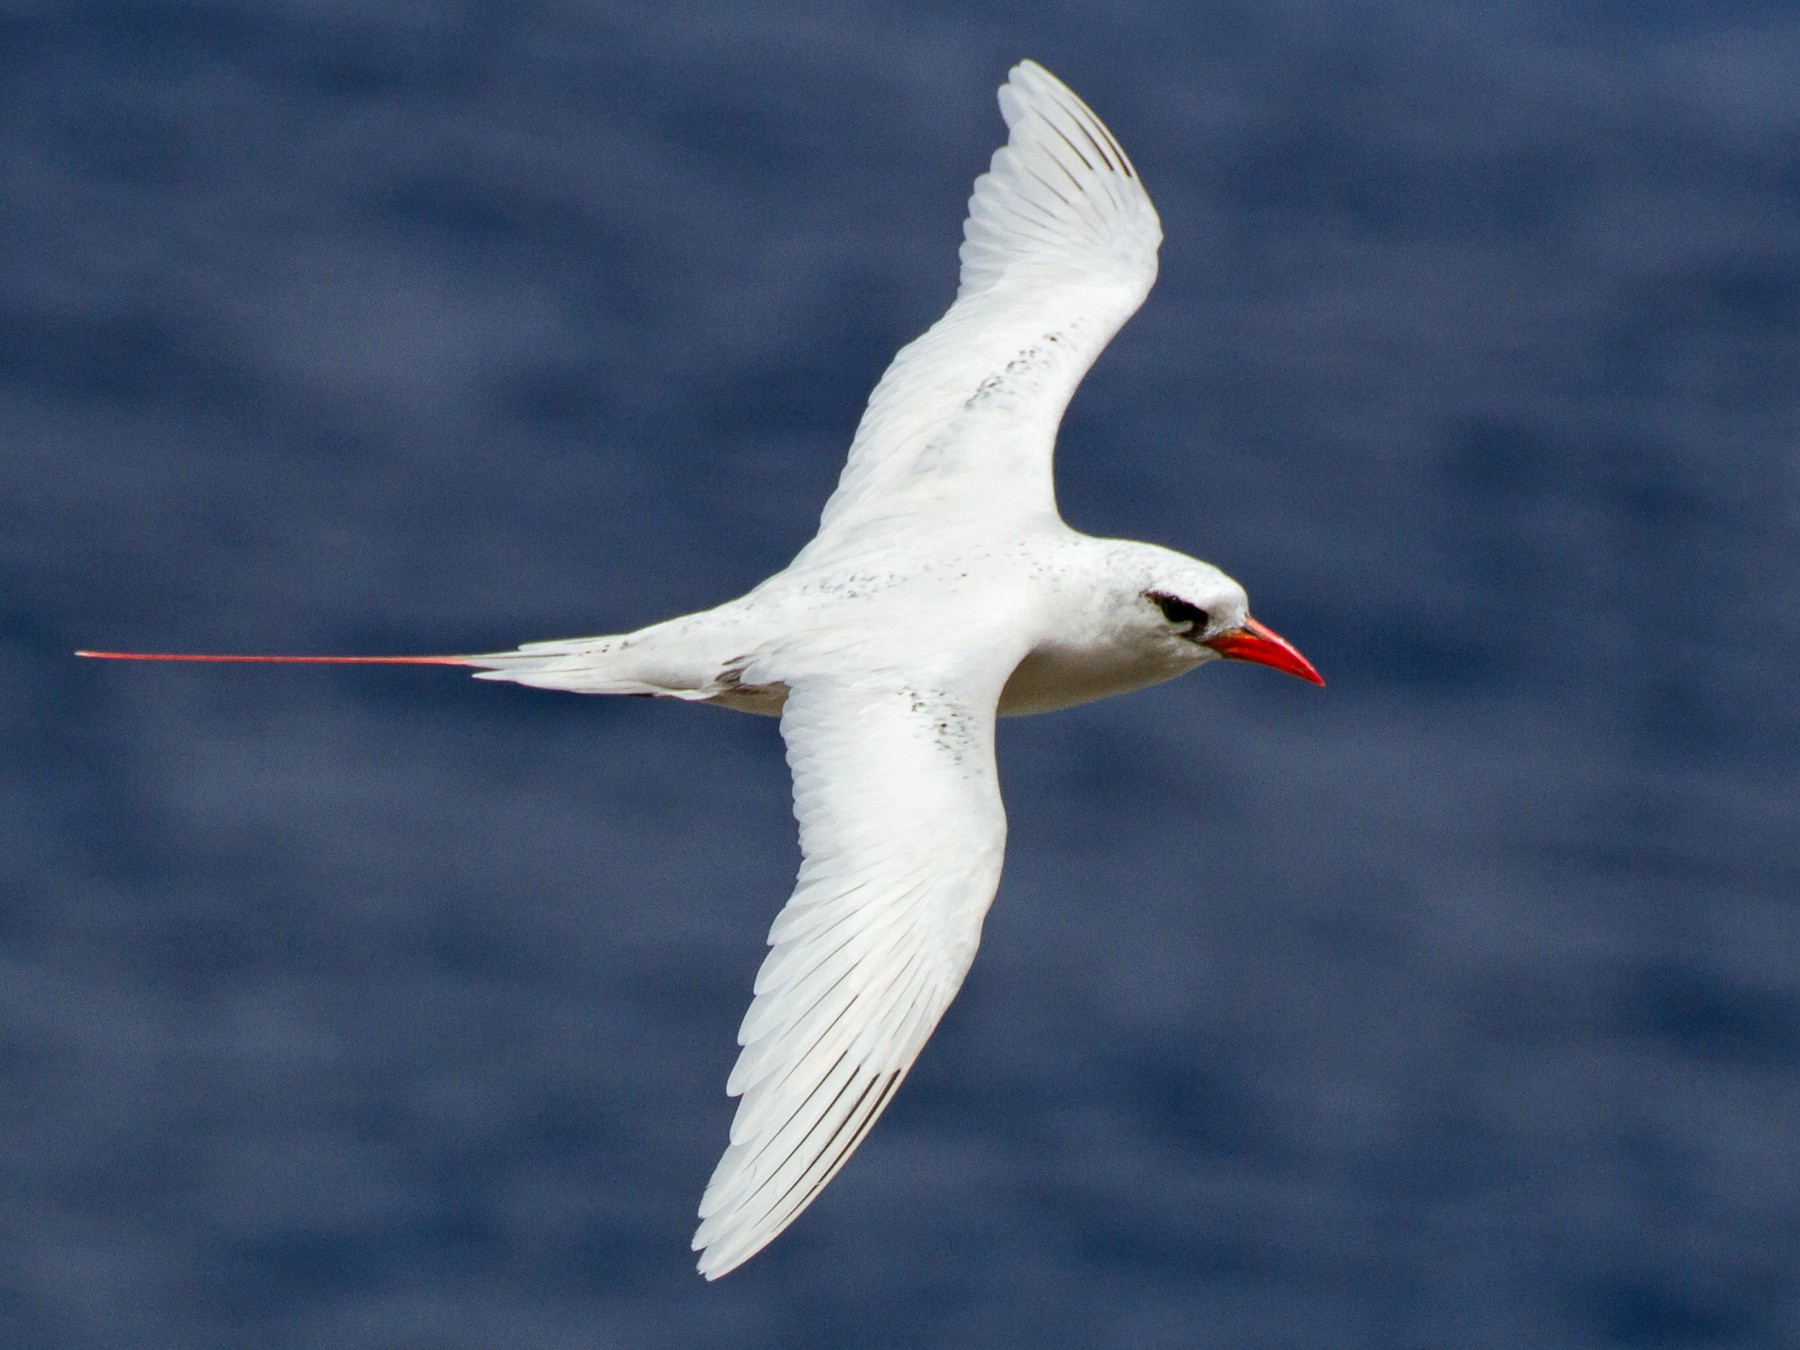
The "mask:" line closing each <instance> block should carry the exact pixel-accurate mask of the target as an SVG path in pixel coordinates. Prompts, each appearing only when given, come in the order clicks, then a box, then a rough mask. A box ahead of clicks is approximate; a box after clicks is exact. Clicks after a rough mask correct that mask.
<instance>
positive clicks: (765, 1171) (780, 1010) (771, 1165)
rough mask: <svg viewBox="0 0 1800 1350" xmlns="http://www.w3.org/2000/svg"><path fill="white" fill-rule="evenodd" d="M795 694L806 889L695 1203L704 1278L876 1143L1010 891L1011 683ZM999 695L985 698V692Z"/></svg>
mask: <svg viewBox="0 0 1800 1350" xmlns="http://www.w3.org/2000/svg"><path fill="white" fill-rule="evenodd" d="M946 683H950V681H945V680H943V679H941V678H937V677H923V678H920V679H917V680H895V679H886V678H884V679H883V680H882V681H881V683H880V684H879V686H877V685H872V684H869V683H866V682H860V681H856V680H851V679H839V678H829V679H826V678H821V679H806V680H799V681H796V682H794V684H793V685H792V687H791V690H790V693H789V695H788V700H787V706H786V708H785V709H784V710H783V713H782V719H781V733H782V736H783V737H784V738H785V739H786V741H787V747H788V763H789V765H790V766H791V767H792V769H793V774H794V814H795V815H796V816H797V817H798V818H799V821H800V849H801V853H802V855H803V859H804V860H803V861H802V863H801V865H800V875H799V880H798V881H797V882H796V884H795V887H794V893H793V895H792V896H791V897H790V898H789V900H788V902H787V905H786V906H785V907H784V908H783V909H782V911H781V913H780V915H779V916H778V917H777V918H776V920H775V924H774V927H773V928H772V929H771V930H770V932H769V945H770V946H771V947H772V948H773V950H772V951H771V952H770V953H769V955H768V957H767V958H766V959H765V960H764V962H763V965H762V969H761V970H760V971H759V972H758V974H757V977H756V997H755V1000H754V1001H753V1002H752V1003H751V1005H750V1011H749V1014H748V1015H747V1016H746V1017H745V1018H744V1024H743V1028H742V1030H741V1031H740V1032H739V1033H738V1041H739V1043H740V1044H741V1045H742V1046H743V1051H742V1053H741V1054H740V1055H739V1056H738V1061H737V1065H736V1067H735V1068H734V1069H733V1070H732V1072H731V1079H730V1082H729V1083H728V1084H727V1085H726V1090H727V1091H728V1092H730V1093H731V1094H732V1095H733V1096H738V1095H741V1096H742V1098H743V1100H742V1101H741V1102H740V1103H739V1105H738V1109H737V1116H736V1118H735V1119H734V1120H733V1121H732V1125H731V1146H730V1147H729V1148H728V1149H727V1150H726V1152H725V1156H724V1157H723V1158H722V1159H720V1161H719V1165H718V1167H717V1169H716V1170H715V1171H714V1172H713V1175H712V1180H711V1181H710V1182H709V1183H708V1184H707V1187H706V1194H705V1196H704V1197H703V1198H702V1200H701V1202H700V1217H701V1220H702V1222H701V1224H700V1229H699V1231H698V1232H697V1233H696V1234H695V1235H694V1249H695V1250H696V1251H700V1252H701V1253H702V1255H701V1258H700V1272H701V1274H703V1275H705V1276H706V1277H707V1278H708V1279H716V1278H718V1277H719V1276H720V1275H723V1274H725V1273H726V1272H727V1271H729V1270H731V1269H733V1268H734V1267H736V1266H738V1265H739V1264H741V1263H742V1262H744V1261H745V1260H747V1259H748V1258H749V1257H751V1256H753V1255H754V1254H755V1253H756V1252H758V1251H759V1250H761V1249H762V1247H764V1246H765V1245H766V1244H767V1243H768V1242H769V1241H770V1240H771V1239H772V1238H774V1237H775V1235H776V1234H778V1233H780V1232H781V1230H782V1229H784V1228H786V1227H787V1226H788V1224H790V1223H792V1222H793V1221H794V1218H795V1217H796V1216H797V1215H798V1214H799V1213H800V1212H801V1211H802V1210H803V1209H805V1208H806V1207H807V1205H809V1204H811V1203H812V1201H813V1198H814V1197H815V1196H817V1195H818V1193H819V1191H820V1190H821V1189H822V1188H823V1187H824V1185H825V1183H826V1182H828V1181H830V1180H831V1178H832V1177H833V1176H835V1175H836V1174H837V1170H838V1168H840V1167H842V1166H843V1164H844V1160H845V1159H846V1158H848V1157H849V1156H850V1154H851V1152H852V1151H853V1150H854V1149H855V1148H856V1146H857V1145H858V1144H859V1143H861V1142H862V1139H863V1136H864V1135H865V1134H867V1133H868V1131H869V1127H870V1126H871V1125H873V1124H874V1123H875V1119H876V1117H877V1116H879V1115H880V1114H881V1112H882V1109H883V1108H884V1107H886V1106H887V1104H888V1101H889V1099H890V1098H891V1097H892V1096H893V1094H894V1090H895V1088H897V1087H898V1086H899V1084H900V1080H901V1079H902V1078H904V1077H905V1076H906V1072H907V1070H908V1069H909V1068H910V1067H911V1066H912V1062H913V1060H914V1059H915V1058H916V1057H917V1055H918V1053H919V1049H920V1047H921V1046H923V1045H924V1044H925V1040H926V1038H927V1037H929V1036H930V1035H931V1032H932V1029H933V1028H934V1027H936V1026H937V1022H938V1018H939V1017H941V1016H942V1015H943V1012H944V1009H945V1008H947V1007H948V1006H949V1004H950V1000H951V999H952V998H953V997H954V996H955V994H956V991H957V988H958V987H959V986H960V985H961V984H962V980H963V975H964V974H965V973H966V972H967V971H968V969H969V963H970V962H971V961H973V960H974V958H975V948H976V946H977V944H978V943H979V941H980V937H981V921H982V918H983V916H984V915H985V914H986V913H987V909H988V906H989V905H990V904H991V903H992V902H993V898H994V890H995V888H996V887H997V886H998V885H999V883H1000V864H1001V857H1002V854H1003V852H1004V850H1005V843H1006V815H1005V811H1004V809H1003V808H1002V806H1001V803H1000V789H999V785H998V780H997V778H996V775H995V772H994V705H995V702H996V701H997V699H998V697H999V688H1000V678H999V677H996V678H995V679H994V680H992V681H987V680H981V681H973V682H970V681H961V680H958V681H954V683H956V684H958V685H959V686H961V685H965V684H970V683H978V684H980V685H981V686H982V687H981V688H980V689H979V690H978V691H971V690H968V689H961V688H959V689H948V688H945V687H943V686H944V685H945V684H946ZM990 684H991V686H992V687H987V686H988V685H990Z"/></svg>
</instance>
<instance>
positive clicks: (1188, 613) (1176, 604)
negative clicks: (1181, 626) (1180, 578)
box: [1146, 591, 1211, 633]
mask: <svg viewBox="0 0 1800 1350" xmlns="http://www.w3.org/2000/svg"><path fill="white" fill-rule="evenodd" d="M1146 594H1147V595H1148V597H1149V599H1150V600H1151V601H1152V602H1154V603H1155V605H1156V607H1157V608H1158V609H1160V610H1161V611H1162V612H1163V618H1165V619H1167V620H1168V621H1169V622H1170V623H1187V624H1192V625H1193V629H1192V630H1191V631H1193V632H1196V633H1198V632H1199V631H1200V630H1201V629H1202V628H1205V627H1206V625H1207V624H1208V622H1210V620H1211V616H1210V615H1209V614H1207V612H1206V611H1205V610H1203V609H1201V608H1200V606H1198V605H1190V604H1189V603H1188V602H1187V601H1185V600H1183V599H1182V598H1181V597H1180V596H1178V595H1164V594H1163V593H1162V592H1161V591H1149V592H1146Z"/></svg>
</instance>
